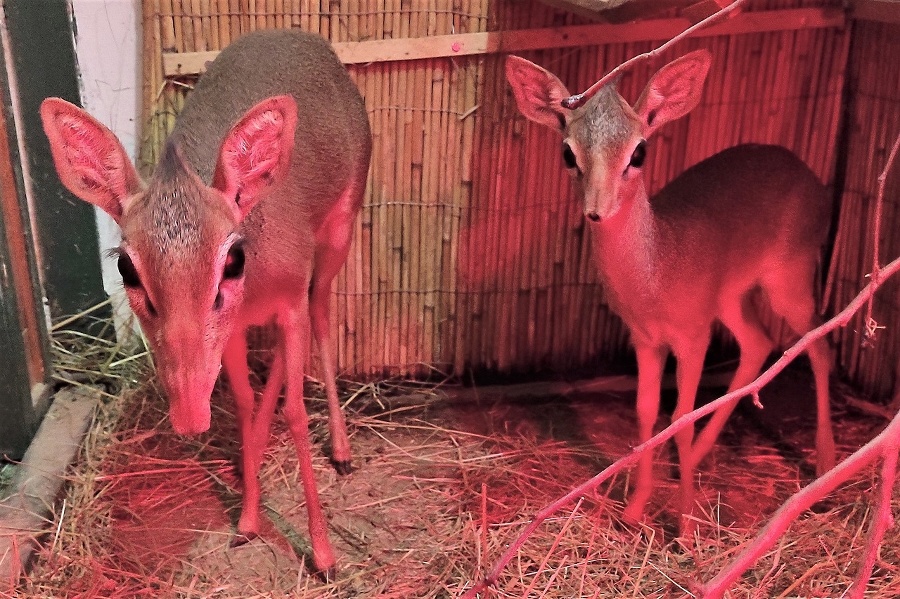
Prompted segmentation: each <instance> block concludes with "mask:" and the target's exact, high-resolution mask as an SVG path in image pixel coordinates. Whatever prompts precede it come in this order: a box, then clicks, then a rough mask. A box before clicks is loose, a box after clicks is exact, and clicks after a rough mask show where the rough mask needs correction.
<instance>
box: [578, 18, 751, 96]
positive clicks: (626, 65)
mask: <svg viewBox="0 0 900 599" xmlns="http://www.w3.org/2000/svg"><path fill="white" fill-rule="evenodd" d="M746 1H747V0H735V2H734V3H733V4H731V5H730V6H728V7H727V8H723V9H721V10H719V11H717V12H715V13H713V14H711V15H709V16H708V17H706V18H705V19H703V20H702V21H700V22H698V23H695V24H694V25H692V26H690V27H688V28H687V29H685V30H684V31H682V32H681V33H679V34H678V35H676V36H675V37H673V38H672V39H670V40H669V41H667V42H666V43H664V44H663V45H662V46H659V47H658V48H655V49H653V50H651V51H649V52H645V53H643V54H638V55H637V56H635V57H633V58H630V59H628V60H626V61H625V62H623V63H622V64H620V65H619V66H617V67H616V68H614V69H613V70H612V71H610V72H609V73H607V74H606V75H604V76H603V77H601V78H600V80H599V81H597V82H596V83H595V84H593V85H592V86H590V87H589V88H587V89H586V90H585V91H583V92H581V93H580V94H575V95H574V96H569V97H568V98H564V99H563V100H561V101H560V104H562V107H563V108H568V109H569V110H573V109H575V108H578V107H579V106H582V105H584V103H585V102H587V101H588V100H589V99H590V98H591V96H593V95H594V94H595V93H597V90H599V89H600V88H601V87H603V86H604V85H606V84H607V83H609V82H610V81H612V80H613V79H615V78H616V77H618V76H619V74H620V73H622V72H623V71H627V70H628V69H630V68H632V67H634V66H635V65H636V64H638V63H640V62H644V61H647V60H651V59H654V58H656V57H657V56H659V55H660V54H662V53H663V52H665V51H666V50H668V49H669V48H671V47H672V46H674V45H675V44H676V43H678V42H680V41H681V40H683V39H685V38H687V37H689V36H691V35H692V34H694V33H696V32H697V31H699V30H701V29H703V28H705V27H708V26H710V25H712V24H713V23H715V22H717V21H720V20H721V19H723V18H724V17H726V16H728V15H729V14H730V13H731V12H733V11H735V10H737V9H738V8H739V7H740V6H741V5H742V4H744V3H745V2H746Z"/></svg>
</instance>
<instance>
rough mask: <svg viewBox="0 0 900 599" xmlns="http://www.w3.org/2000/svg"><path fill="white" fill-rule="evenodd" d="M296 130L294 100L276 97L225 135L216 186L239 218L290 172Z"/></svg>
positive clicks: (242, 118)
mask: <svg viewBox="0 0 900 599" xmlns="http://www.w3.org/2000/svg"><path fill="white" fill-rule="evenodd" d="M296 128H297V103H296V102H295V101H294V98H293V97H291V96H274V97H271V98H267V99H265V100H263V101H262V102H260V103H259V104H257V105H256V106H254V107H253V108H251V109H250V110H248V111H247V113H246V114H244V116H243V117H241V120H239V121H238V122H237V124H236V125H235V126H234V127H232V128H231V131H229V132H228V135H226V136H225V139H224V141H223V142H222V147H221V149H220V150H219V160H218V163H217V164H216V170H215V174H214V175H213V187H215V188H216V189H218V190H219V191H221V192H222V193H223V194H224V195H225V197H226V198H227V199H228V201H229V202H234V205H236V206H237V209H238V212H239V214H240V218H244V217H246V216H247V214H248V213H249V212H250V210H251V209H253V207H254V206H255V205H256V203H257V202H258V201H259V200H260V199H262V197H264V195H265V193H266V191H267V190H268V189H269V188H271V187H272V186H273V185H275V184H276V183H278V182H279V181H280V180H281V179H282V177H283V176H284V174H285V173H286V172H287V169H288V166H289V164H290V160H291V152H292V150H293V148H294V132H295V131H296Z"/></svg>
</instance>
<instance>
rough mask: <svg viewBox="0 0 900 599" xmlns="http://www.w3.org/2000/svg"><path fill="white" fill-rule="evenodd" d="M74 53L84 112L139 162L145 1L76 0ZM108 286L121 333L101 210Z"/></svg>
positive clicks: (110, 229) (110, 241)
mask: <svg viewBox="0 0 900 599" xmlns="http://www.w3.org/2000/svg"><path fill="white" fill-rule="evenodd" d="M71 3H72V11H73V19H74V22H75V51H76V54H77V59H78V69H79V75H80V80H81V100H82V103H83V106H84V108H85V109H86V110H87V111H88V112H90V113H91V114H92V115H93V116H94V117H95V118H97V119H98V120H99V121H100V122H102V123H103V124H104V125H106V126H107V127H109V128H110V129H111V130H112V132H113V133H115V134H116V135H117V136H118V138H119V140H120V141H121V142H122V145H123V146H124V147H125V151H126V152H128V155H129V156H131V158H132V160H134V159H135V158H136V155H137V150H138V145H139V144H138V140H139V139H140V122H139V115H140V102H141V98H140V94H141V55H140V49H141V7H140V0H71ZM96 214H97V229H98V230H99V233H100V251H101V264H102V267H103V286H104V289H105V290H106V292H107V293H109V294H110V296H111V297H112V299H113V306H114V309H115V313H116V316H117V318H116V323H117V327H116V328H117V330H121V325H122V324H123V323H125V322H128V321H130V320H131V319H130V312H129V310H128V303H127V301H126V299H125V294H124V291H123V290H122V282H121V278H120V277H119V273H118V271H117V269H116V263H115V260H114V259H112V258H109V257H108V256H107V255H106V253H107V250H109V249H110V248H113V247H116V246H118V245H119V240H120V236H119V230H118V227H117V226H116V224H115V222H114V221H113V220H112V219H111V218H110V217H109V216H108V215H107V214H106V213H105V212H103V211H102V210H100V209H97V210H96Z"/></svg>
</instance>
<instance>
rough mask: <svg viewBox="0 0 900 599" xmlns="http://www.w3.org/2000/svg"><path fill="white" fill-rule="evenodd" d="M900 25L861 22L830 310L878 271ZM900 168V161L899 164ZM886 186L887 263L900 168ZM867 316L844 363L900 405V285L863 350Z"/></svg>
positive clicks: (844, 352)
mask: <svg viewBox="0 0 900 599" xmlns="http://www.w3.org/2000/svg"><path fill="white" fill-rule="evenodd" d="M898 57H900V25H897V24H886V23H872V22H866V21H860V22H857V23H855V25H854V29H853V41H852V51H851V53H850V61H849V65H850V66H849V70H850V74H849V86H848V87H849V89H850V97H849V102H848V119H849V120H848V122H847V126H846V134H845V138H844V139H843V140H842V142H843V143H842V148H841V151H842V155H841V158H840V159H839V164H840V165H841V167H842V170H843V172H844V173H845V174H844V184H843V194H842V196H841V202H840V204H841V211H840V224H839V227H838V236H837V239H836V242H835V249H834V260H833V264H832V272H833V273H834V274H833V277H832V278H833V280H834V285H833V289H832V291H833V292H832V295H831V297H830V299H831V305H832V306H834V307H835V308H840V307H843V306H845V305H846V304H847V303H849V302H850V300H851V299H852V298H853V297H854V296H855V295H856V294H857V293H858V292H859V290H860V289H862V288H863V287H864V286H865V285H866V284H867V283H868V282H869V278H868V273H870V272H872V252H873V249H874V242H875V232H874V217H875V200H876V198H877V195H878V176H879V174H880V173H881V171H882V169H884V167H885V164H886V162H887V158H888V154H889V153H890V151H891V146H892V145H893V143H894V140H896V138H897V136H898V135H900V60H897V58H898ZM898 162H900V161H898ZM898 162H895V164H894V168H893V169H892V171H891V172H890V173H889V175H888V178H887V180H886V181H885V193H884V202H885V203H884V208H883V209H884V213H883V215H882V224H881V232H880V234H881V243H880V248H879V252H880V256H881V260H880V262H881V264H885V263H887V262H889V261H891V260H893V259H894V258H896V257H897V256H898V255H900V227H898V223H900V207H898V200H900V163H898ZM864 316H865V310H863V311H862V312H861V313H859V314H858V315H857V317H856V318H854V319H853V320H852V321H851V322H850V323H849V324H848V325H847V326H846V327H844V328H843V329H842V330H841V332H840V337H839V343H838V352H839V353H838V360H839V363H840V365H841V367H842V368H843V369H844V370H845V371H846V372H847V373H848V374H849V375H850V377H851V379H852V380H853V382H854V383H856V384H857V385H859V386H860V387H861V388H862V389H863V390H864V391H866V392H868V393H871V394H874V395H886V394H889V393H890V392H891V390H892V389H893V392H894V397H895V402H896V403H895V406H896V407H900V382H898V377H900V282H898V279H897V277H894V279H893V280H891V281H888V283H887V284H886V285H885V286H884V287H883V288H882V289H881V290H880V291H879V292H878V295H877V296H876V297H875V302H874V304H873V312H872V317H873V318H874V319H875V320H876V321H877V324H878V326H880V327H883V328H881V329H878V330H877V336H876V340H875V343H874V345H868V344H864V343H863V341H864V338H863V334H862V333H863V331H864V330H865V328H866V323H865V319H864Z"/></svg>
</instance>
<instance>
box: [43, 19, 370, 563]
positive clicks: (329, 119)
mask: <svg viewBox="0 0 900 599" xmlns="http://www.w3.org/2000/svg"><path fill="white" fill-rule="evenodd" d="M41 117H42V119H43V124H44V130H45V131H46V133H47V136H48V138H49V139H50V145H51V149H52V153H53V159H54V161H55V163H56V168H57V171H58V173H59V176H60V179H61V180H62V182H63V183H64V184H65V185H66V187H67V188H68V189H69V190H70V191H71V192H72V193H74V194H75V195H76V196H78V197H79V198H81V199H82V200H84V201H86V202H90V203H91V204H94V205H96V206H99V207H100V208H102V209H103V210H105V211H106V212H107V213H108V214H109V215H110V216H112V218H113V219H115V221H116V222H117V223H118V225H119V227H120V228H121V231H122V243H121V245H120V246H119V248H118V249H117V250H116V253H117V254H118V268H119V272H120V273H121V275H122V281H123V283H124V285H125V290H126V292H127V294H128V299H129V302H130V304H131V307H132V309H133V310H134V313H135V314H136V315H137V317H138V319H139V321H140V323H141V326H142V328H143V330H144V332H145V333H146V335H147V339H148V340H149V342H150V345H151V348H152V350H153V352H154V356H155V359H156V363H157V369H158V373H159V377H160V380H161V382H162V386H163V389H164V390H165V392H166V394H167V395H168V398H169V403H170V411H169V416H170V420H171V422H172V426H173V428H174V429H175V430H176V431H177V432H179V433H182V434H196V433H201V432H203V431H205V430H207V429H208V428H209V426H210V395H211V393H212V390H213V386H214V384H215V381H216V378H217V376H218V373H219V370H220V367H221V366H222V365H224V367H225V372H226V373H227V375H228V379H229V381H230V383H231V387H232V389H233V391H234V395H235V399H236V405H237V421H238V427H239V431H240V441H241V453H242V458H241V459H242V465H243V479H244V495H243V505H242V510H241V517H240V521H239V523H238V532H239V533H240V535H243V536H244V537H246V538H252V537H254V536H256V534H257V533H258V531H259V500H260V497H259V495H260V491H259V482H258V481H257V472H258V469H259V463H260V460H261V458H262V453H263V450H264V448H265V444H266V441H267V440H268V437H269V425H270V423H271V418H272V413H273V411H274V407H275V403H276V400H277V398H278V396H279V395H280V393H281V389H282V387H283V386H284V388H285V402H284V415H285V418H286V420H287V422H288V425H289V427H290V431H291V434H292V436H293V438H294V442H295V444H296V447H297V454H298V457H299V465H300V474H301V478H302V480H303V488H304V493H305V496H306V506H307V510H308V514H309V527H310V534H311V537H312V546H313V558H314V560H313V561H314V563H315V566H316V567H317V568H318V569H319V570H321V571H322V572H325V573H330V572H331V570H332V569H333V568H334V565H335V557H334V552H333V550H332V547H331V544H330V542H329V540H328V534H327V523H326V521H325V518H324V516H323V514H322V510H321V506H320V504H319V498H318V492H317V490H316V482H315V477H314V474H313V469H312V461H311V453H310V443H309V432H308V426H307V414H306V409H305V407H304V401H303V370H304V366H305V360H306V357H307V355H308V353H309V346H310V326H311V327H312V334H313V336H315V338H316V341H317V343H318V345H319V348H320V350H321V351H320V353H321V355H322V362H323V370H324V378H325V385H326V393H327V396H328V407H329V419H330V432H331V440H332V446H333V455H332V458H333V461H334V464H335V466H336V468H337V470H338V471H339V472H342V473H346V472H348V471H349V469H350V446H349V442H348V439H347V431H346V425H345V422H344V417H343V414H342V413H341V409H340V405H339V403H338V396H337V389H336V387H335V381H334V376H335V365H334V362H333V357H332V356H333V353H332V342H331V339H330V337H329V301H328V300H329V295H330V290H331V282H332V280H333V279H334V277H335V275H336V274H337V272H338V270H339V269H340V268H341V266H342V264H343V263H344V261H345V259H346V257H347V252H348V248H349V245H350V239H351V234H352V231H353V221H354V219H355V217H356V215H357V213H358V211H359V208H360V206H361V203H362V197H363V193H364V190H365V185H366V177H367V174H368V169H369V159H370V155H371V147H372V141H371V133H370V129H369V122H368V117H367V114H366V109H365V105H364V103H363V99H362V97H361V96H360V93H359V91H358V89H357V88H356V86H355V85H354V83H353V81H352V80H351V79H350V77H349V76H348V74H347V72H346V70H345V69H344V67H343V65H342V64H341V63H340V61H339V60H338V58H337V56H336V55H335V54H334V52H333V51H332V49H331V47H330V46H329V44H328V42H326V41H325V40H323V39H322V38H320V37H318V36H315V35H310V34H305V33H300V32H296V31H277V32H276V31H268V32H260V33H252V34H249V35H246V36H244V37H242V38H240V39H238V40H237V41H235V42H234V43H233V44H231V45H230V46H229V47H228V48H226V49H225V50H224V51H222V52H221V53H220V54H219V56H218V57H217V58H216V59H215V61H213V62H212V64H210V65H209V68H208V70H207V72H206V73H205V74H204V75H203V76H202V77H201V79H200V81H199V83H198V85H197V86H196V89H194V90H193V91H192V92H191V93H190V95H189V96H188V99H187V102H186V103H185V106H184V109H183V111H182V112H181V114H179V116H178V119H177V121H176V123H175V126H174V129H173V131H172V133H171V135H170V136H169V138H168V140H167V141H166V144H165V149H164V151H163V153H162V157H161V159H160V161H159V164H158V165H157V166H156V168H155V170H154V172H153V175H152V176H151V178H150V180H149V181H148V182H147V183H146V184H145V183H143V182H142V181H141V179H140V177H139V176H138V173H137V171H136V170H135V168H134V167H133V166H132V164H131V163H130V161H129V159H128V157H127V155H126V153H125V151H124V150H123V148H122V145H121V144H120V143H119V141H118V140H117V139H116V137H115V136H114V135H113V133H112V132H110V131H109V130H108V129H107V128H106V127H104V126H103V125H102V124H100V123H99V122H98V121H97V120H95V119H94V118H92V117H91V116H90V115H88V114H87V113H86V112H85V111H83V110H81V109H80V108H77V107H75V106H73V105H71V104H69V103H67V102H65V101H63V100H60V99H58V98H49V99H47V100H45V101H44V103H43V105H42V106H41ZM272 321H274V323H275V324H276V325H277V330H278V339H277V341H276V345H275V350H274V352H273V353H274V357H273V362H272V367H271V372H270V375H269V378H268V381H267V383H266V387H265V389H264V391H263V394H262V400H261V402H260V406H259V408H258V409H257V410H256V411H255V414H254V404H255V394H254V391H253V389H252V387H251V385H250V381H249V370H248V365H247V340H246V331H247V328H248V327H249V326H251V325H260V324H265V323H268V322H272Z"/></svg>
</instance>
